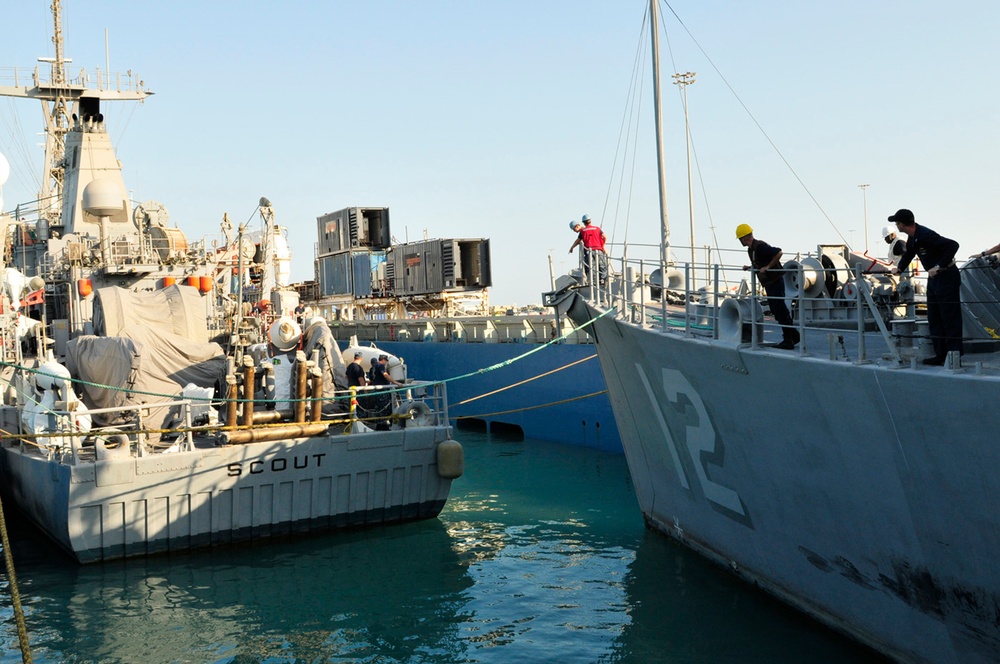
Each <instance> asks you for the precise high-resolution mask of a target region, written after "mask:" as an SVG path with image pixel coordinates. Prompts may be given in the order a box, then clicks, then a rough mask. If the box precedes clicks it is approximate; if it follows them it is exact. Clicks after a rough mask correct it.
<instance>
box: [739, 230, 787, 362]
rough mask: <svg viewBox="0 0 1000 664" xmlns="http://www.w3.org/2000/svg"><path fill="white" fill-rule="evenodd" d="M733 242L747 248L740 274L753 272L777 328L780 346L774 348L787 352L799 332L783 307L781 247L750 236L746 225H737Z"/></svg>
mask: <svg viewBox="0 0 1000 664" xmlns="http://www.w3.org/2000/svg"><path fill="white" fill-rule="evenodd" d="M736 239H737V240H739V241H740V244H742V245H743V246H744V247H746V248H747V254H748V255H749V256H750V265H744V266H743V269H744V270H756V271H757V280H758V281H759V282H760V283H761V285H762V286H763V287H764V292H765V293H767V304H768V307H769V308H770V309H771V314H772V315H773V316H774V319H775V320H776V321H778V324H780V325H781V343H779V344H777V345H776V346H775V347H776V348H782V349H786V350H790V349H792V348H794V347H795V344H797V343H799V331H798V330H796V329H795V327H794V323H793V322H792V314H791V313H790V312H789V311H788V305H786V304H785V279H784V277H783V276H782V270H781V247H772V246H771V245H769V244H768V243H767V242H764V241H763V240H757V239H755V238H754V236H753V228H751V227H750V224H740V225H739V226H737V227H736Z"/></svg>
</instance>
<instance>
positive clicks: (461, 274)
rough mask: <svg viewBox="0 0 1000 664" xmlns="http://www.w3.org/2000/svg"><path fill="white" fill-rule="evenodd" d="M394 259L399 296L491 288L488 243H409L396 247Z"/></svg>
mask: <svg viewBox="0 0 1000 664" xmlns="http://www.w3.org/2000/svg"><path fill="white" fill-rule="evenodd" d="M391 256H392V260H391V264H392V271H391V273H392V274H391V276H392V279H393V293H394V294H395V295H396V296H405V295H428V294H433V293H443V292H461V291H473V290H482V289H484V288H489V287H490V286H491V285H492V281H491V270H490V241H489V239H485V238H472V239H447V240H423V241H420V242H410V243H407V244H401V245H397V246H395V247H393V248H392V251H391Z"/></svg>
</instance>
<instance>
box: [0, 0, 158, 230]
mask: <svg viewBox="0 0 1000 664" xmlns="http://www.w3.org/2000/svg"><path fill="white" fill-rule="evenodd" d="M52 24H53V30H52V44H53V46H55V57H51V58H49V57H41V58H38V61H39V62H42V63H47V64H48V65H49V67H50V71H49V76H48V79H47V80H46V79H45V78H44V77H43V76H42V74H41V73H40V72H39V69H38V67H37V66H36V67H35V69H34V71H33V72H32V74H31V85H30V87H29V86H28V85H19V81H18V77H17V70H15V74H14V84H13V85H0V97H18V98H22V99H37V100H39V101H41V102H42V111H43V113H44V116H45V165H44V173H43V177H42V189H41V192H40V193H39V200H40V201H41V206H42V208H43V210H42V214H43V216H45V217H47V218H48V219H49V220H50V221H55V220H56V219H57V218H58V217H59V214H60V209H61V207H62V197H63V193H64V191H63V187H64V184H65V177H66V159H65V155H66V135H67V134H68V133H69V131H70V130H71V129H72V126H71V115H74V116H76V118H77V119H74V120H73V122H77V121H80V122H85V121H87V120H91V121H93V122H98V121H100V119H101V117H102V116H101V111H100V104H101V102H102V101H119V100H120V101H140V102H141V101H142V100H143V99H145V98H146V97H148V96H149V95H151V94H153V93H152V92H150V91H148V90H145V89H144V87H145V84H144V82H143V81H141V80H139V79H138V76H136V75H135V74H133V73H132V72H131V71H128V72H126V73H125V74H115V75H112V74H111V73H110V72H102V71H101V70H100V69H98V70H97V71H96V72H95V74H94V79H95V80H94V81H93V83H91V80H90V75H88V74H87V73H86V72H83V71H81V73H80V75H79V76H78V77H77V78H76V79H74V80H70V79H69V78H68V77H67V76H66V65H67V64H69V63H70V62H72V60H70V59H67V58H66V57H65V54H64V46H65V45H64V43H63V31H62V4H61V0H52Z"/></svg>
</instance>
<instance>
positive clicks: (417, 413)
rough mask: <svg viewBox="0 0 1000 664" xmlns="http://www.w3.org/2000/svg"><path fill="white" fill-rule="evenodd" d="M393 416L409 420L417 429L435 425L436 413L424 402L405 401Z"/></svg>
mask: <svg viewBox="0 0 1000 664" xmlns="http://www.w3.org/2000/svg"><path fill="white" fill-rule="evenodd" d="M392 414H393V415H398V416H400V417H405V418H407V419H409V420H410V422H412V424H413V426H417V427H426V426H431V425H432V424H434V411H433V410H431V407H430V406H428V405H427V404H426V403H424V402H423V401H404V402H403V403H401V404H399V405H398V406H396V409H395V410H393V411H392Z"/></svg>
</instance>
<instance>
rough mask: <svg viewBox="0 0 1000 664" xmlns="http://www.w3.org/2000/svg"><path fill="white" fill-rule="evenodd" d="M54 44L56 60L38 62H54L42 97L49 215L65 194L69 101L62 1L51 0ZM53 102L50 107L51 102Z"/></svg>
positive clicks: (45, 197)
mask: <svg viewBox="0 0 1000 664" xmlns="http://www.w3.org/2000/svg"><path fill="white" fill-rule="evenodd" d="M52 24H53V25H52V44H53V46H55V53H56V56H55V58H53V59H49V58H39V59H38V61H39V62H49V63H50V64H51V72H50V74H49V80H50V90H49V92H50V94H49V96H47V97H42V105H43V107H44V109H43V110H44V112H45V168H46V169H47V170H48V173H46V177H44V178H43V179H42V191H41V193H40V194H39V200H41V201H42V205H43V206H45V207H46V208H47V210H48V214H47V215H46V216H49V217H54V216H57V215H58V214H59V205H58V201H59V199H60V198H61V196H62V186H63V176H64V175H65V172H66V170H65V166H64V165H63V155H65V154H66V132H67V131H69V113H68V110H67V104H66V91H65V88H66V62H67V61H66V59H65V57H64V56H63V33H62V4H61V3H60V0H52ZM34 79H35V87H36V89H39V85H40V81H39V79H38V71H37V70H36V71H35V76H34ZM49 101H51V103H52V105H51V107H50V106H49V105H48V103H46V102H49Z"/></svg>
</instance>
